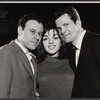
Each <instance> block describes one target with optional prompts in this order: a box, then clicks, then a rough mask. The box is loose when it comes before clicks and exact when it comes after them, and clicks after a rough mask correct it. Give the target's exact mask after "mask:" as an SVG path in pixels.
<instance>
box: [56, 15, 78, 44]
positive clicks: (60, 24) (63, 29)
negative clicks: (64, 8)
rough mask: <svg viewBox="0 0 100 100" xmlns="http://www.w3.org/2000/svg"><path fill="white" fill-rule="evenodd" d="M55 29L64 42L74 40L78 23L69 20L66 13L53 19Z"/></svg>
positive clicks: (76, 35) (75, 39)
mask: <svg viewBox="0 0 100 100" xmlns="http://www.w3.org/2000/svg"><path fill="white" fill-rule="evenodd" d="M55 23H56V26H57V29H58V31H59V33H60V35H61V36H62V38H63V39H64V41H65V42H66V43H69V42H72V43H74V42H76V41H77V37H78V33H79V32H78V30H79V29H78V26H79V25H78V23H77V21H76V24H75V23H74V22H73V20H71V18H70V16H69V15H68V14H67V13H66V14H64V15H62V16H60V17H59V18H58V19H56V20H55Z"/></svg>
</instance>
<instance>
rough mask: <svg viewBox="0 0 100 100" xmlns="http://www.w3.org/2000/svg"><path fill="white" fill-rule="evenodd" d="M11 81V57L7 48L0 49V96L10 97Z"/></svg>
mask: <svg viewBox="0 0 100 100" xmlns="http://www.w3.org/2000/svg"><path fill="white" fill-rule="evenodd" d="M11 81H12V69H11V59H10V55H9V53H8V52H7V50H0V98H9V97H10V92H11V91H10V88H11Z"/></svg>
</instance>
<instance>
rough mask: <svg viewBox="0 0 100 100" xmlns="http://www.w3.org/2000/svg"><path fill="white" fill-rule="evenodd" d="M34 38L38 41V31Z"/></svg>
mask: <svg viewBox="0 0 100 100" xmlns="http://www.w3.org/2000/svg"><path fill="white" fill-rule="evenodd" d="M35 38H36V40H37V41H39V39H40V36H39V34H38V33H36V35H35Z"/></svg>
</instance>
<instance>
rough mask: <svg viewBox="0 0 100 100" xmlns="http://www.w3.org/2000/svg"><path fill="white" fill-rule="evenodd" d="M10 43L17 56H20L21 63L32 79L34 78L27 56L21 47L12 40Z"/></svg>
mask: <svg viewBox="0 0 100 100" xmlns="http://www.w3.org/2000/svg"><path fill="white" fill-rule="evenodd" d="M11 45H12V46H13V47H14V48H15V51H16V52H17V55H18V57H19V58H20V60H21V61H22V63H23V64H24V65H25V67H26V69H27V70H28V72H29V73H30V75H31V77H32V79H33V80H34V78H33V73H32V69H31V66H30V63H29V61H28V58H27V57H26V55H25V54H24V52H23V51H22V49H21V48H20V47H19V46H18V45H17V44H16V43H15V42H14V41H12V42H11Z"/></svg>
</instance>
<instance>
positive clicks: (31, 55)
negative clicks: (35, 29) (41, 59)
mask: <svg viewBox="0 0 100 100" xmlns="http://www.w3.org/2000/svg"><path fill="white" fill-rule="evenodd" d="M26 55H27V56H28V57H29V60H30V61H31V60H32V58H34V59H36V57H35V55H33V54H32V53H31V52H26Z"/></svg>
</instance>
